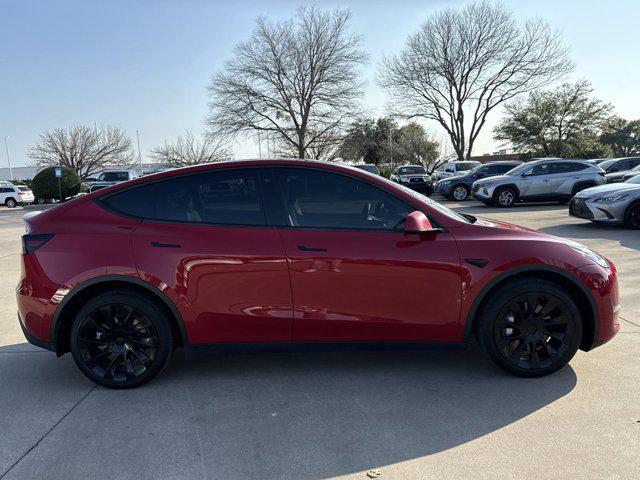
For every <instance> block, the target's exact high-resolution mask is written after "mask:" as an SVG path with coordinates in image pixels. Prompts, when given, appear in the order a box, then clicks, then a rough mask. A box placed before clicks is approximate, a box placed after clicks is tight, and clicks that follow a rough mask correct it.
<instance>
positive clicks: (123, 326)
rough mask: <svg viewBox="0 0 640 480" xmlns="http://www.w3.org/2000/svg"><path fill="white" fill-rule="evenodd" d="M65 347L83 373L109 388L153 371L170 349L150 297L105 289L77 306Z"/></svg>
mask: <svg viewBox="0 0 640 480" xmlns="http://www.w3.org/2000/svg"><path fill="white" fill-rule="evenodd" d="M71 349H72V354H73V357H74V360H75V361H76V364H77V365H78V368H80V370H81V371H82V373H84V374H85V375H86V376H87V377H88V378H89V379H91V380H93V381H94V382H96V383H98V384H100V385H103V386H106V387H110V388H131V387H136V386H138V385H141V384H143V383H145V382H147V381H149V380H151V379H152V378H153V377H155V376H156V375H157V374H158V373H159V372H160V371H161V370H162V369H163V368H164V367H165V366H166V364H167V363H168V360H169V357H170V353H171V350H172V338H171V329H170V327H169V325H168V322H167V318H166V314H165V313H164V311H163V310H162V309H161V308H159V307H158V305H156V304H155V303H154V302H153V300H151V299H147V298H145V297H141V296H139V295H136V294H135V293H129V292H120V291H118V292H108V293H105V294H102V295H99V296H97V297H96V298H94V299H93V300H91V301H90V302H88V303H87V304H86V305H85V306H84V307H83V308H81V309H80V311H79V312H78V315H77V316H76V320H75V322H74V325H73V328H72V337H71Z"/></svg>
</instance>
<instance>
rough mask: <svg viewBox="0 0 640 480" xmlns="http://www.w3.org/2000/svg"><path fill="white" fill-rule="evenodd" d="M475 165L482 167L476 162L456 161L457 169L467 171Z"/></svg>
mask: <svg viewBox="0 0 640 480" xmlns="http://www.w3.org/2000/svg"><path fill="white" fill-rule="evenodd" d="M475 166H478V167H481V166H482V165H478V164H477V163H476V162H459V163H456V171H458V172H465V171H467V170H471V169H472V168H474V167H475Z"/></svg>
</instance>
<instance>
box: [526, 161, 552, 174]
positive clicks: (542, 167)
mask: <svg viewBox="0 0 640 480" xmlns="http://www.w3.org/2000/svg"><path fill="white" fill-rule="evenodd" d="M550 167H551V164H549V163H540V164H538V165H536V166H535V167H533V169H532V170H531V175H548V174H549V173H551V168H550Z"/></svg>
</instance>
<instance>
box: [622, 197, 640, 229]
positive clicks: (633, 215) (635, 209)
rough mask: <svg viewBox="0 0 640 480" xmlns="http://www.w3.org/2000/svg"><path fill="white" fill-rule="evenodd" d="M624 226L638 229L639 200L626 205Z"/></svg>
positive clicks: (639, 226)
mask: <svg viewBox="0 0 640 480" xmlns="http://www.w3.org/2000/svg"><path fill="white" fill-rule="evenodd" d="M624 226H625V227H627V228H631V229H632V230H640V202H636V203H632V204H631V205H629V206H628V207H627V211H626V212H625V214H624Z"/></svg>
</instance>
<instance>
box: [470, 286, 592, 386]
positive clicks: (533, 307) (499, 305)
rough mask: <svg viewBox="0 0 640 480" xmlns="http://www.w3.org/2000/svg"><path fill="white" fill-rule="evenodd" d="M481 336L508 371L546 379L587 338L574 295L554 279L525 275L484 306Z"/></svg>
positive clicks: (488, 348)
mask: <svg viewBox="0 0 640 480" xmlns="http://www.w3.org/2000/svg"><path fill="white" fill-rule="evenodd" d="M476 333H477V337H478V340H479V342H480V345H481V346H482V348H483V349H484V351H485V352H487V354H488V355H489V357H490V358H491V359H492V360H493V361H494V363H495V364H496V365H498V366H499V367H500V368H502V369H503V370H506V371H507V372H509V373H511V374H513V375H517V376H521V377H541V376H544V375H549V374H551V373H553V372H555V371H557V370H560V369H561V368H562V367H564V366H565V365H566V364H567V363H569V361H570V360H571V359H572V358H573V356H574V355H575V353H576V351H577V350H578V347H579V346H580V342H581V340H582V320H581V317H580V312H579V310H578V307H577V306H576V305H575V303H574V302H573V300H572V299H571V297H570V296H569V294H568V293H567V292H566V291H565V290H564V289H563V288H561V287H560V286H558V285H556V284H555V283H552V282H549V281H545V280H539V279H533V280H532V279H522V280H516V281H512V282H508V283H506V284H504V285H503V286H501V287H499V288H498V290H497V291H496V292H495V293H493V294H492V295H491V297H490V298H489V300H488V301H487V303H486V304H485V305H484V307H483V309H482V312H481V313H480V316H479V317H478V322H477V330H476Z"/></svg>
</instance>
